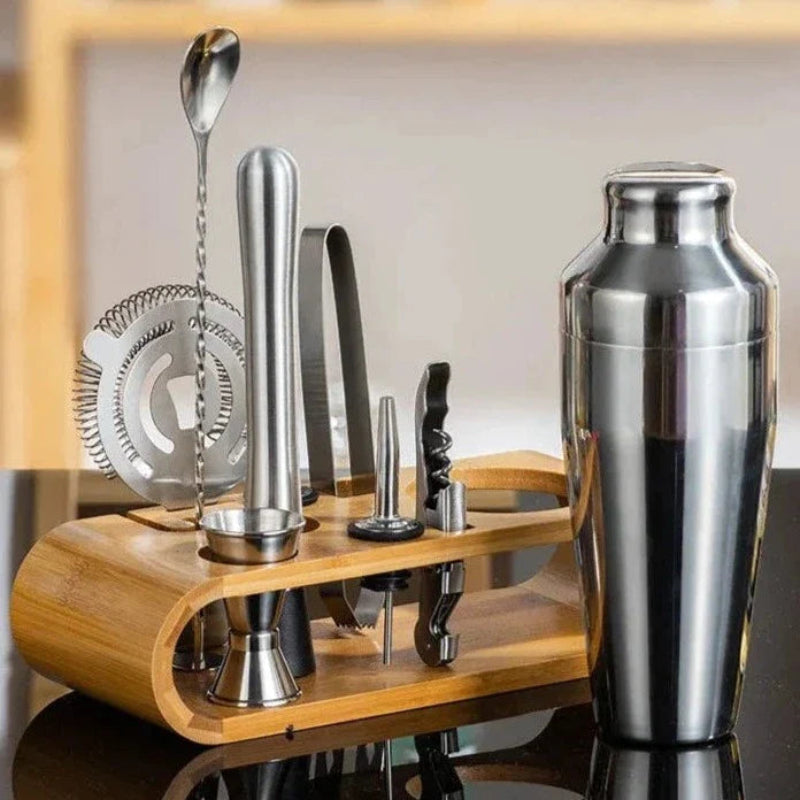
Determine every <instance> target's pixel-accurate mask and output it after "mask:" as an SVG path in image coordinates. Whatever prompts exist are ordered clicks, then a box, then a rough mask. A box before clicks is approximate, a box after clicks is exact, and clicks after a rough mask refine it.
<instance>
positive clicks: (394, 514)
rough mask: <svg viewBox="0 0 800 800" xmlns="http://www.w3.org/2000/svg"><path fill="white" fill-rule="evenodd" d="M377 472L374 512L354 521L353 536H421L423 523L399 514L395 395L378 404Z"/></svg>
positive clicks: (389, 538)
mask: <svg viewBox="0 0 800 800" xmlns="http://www.w3.org/2000/svg"><path fill="white" fill-rule="evenodd" d="M377 461H378V472H377V475H376V478H375V512H374V513H373V514H372V516H369V517H365V518H364V519H360V520H356V521H354V522H351V523H350V525H349V526H348V528H347V532H348V534H349V535H350V536H353V537H355V538H357V539H367V540H369V541H376V542H392V541H403V540H406V539H415V538H417V537H418V536H421V535H422V533H423V531H424V530H425V528H424V526H423V525H422V524H421V523H420V522H418V521H417V520H415V519H409V518H408V517H402V516H400V514H399V511H398V509H399V500H398V498H399V492H400V439H399V436H398V434H397V412H396V411H395V405H394V398H393V397H388V396H387V397H381V399H380V403H379V405H378V459H377Z"/></svg>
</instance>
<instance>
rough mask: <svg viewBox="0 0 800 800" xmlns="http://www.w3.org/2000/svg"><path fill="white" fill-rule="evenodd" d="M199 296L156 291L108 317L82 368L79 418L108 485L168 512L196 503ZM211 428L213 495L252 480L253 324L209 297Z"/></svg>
mask: <svg viewBox="0 0 800 800" xmlns="http://www.w3.org/2000/svg"><path fill="white" fill-rule="evenodd" d="M196 303H197V298H196V291H195V289H194V288H193V287H191V286H156V287H153V288H151V289H145V290H143V291H141V292H137V293H136V294H133V295H131V296H130V297H128V298H126V299H125V300H123V301H122V302H120V303H118V304H117V305H116V306H114V307H113V308H111V309H110V310H109V311H107V312H106V313H105V314H104V315H103V317H102V318H101V319H100V321H99V322H98V323H97V325H95V327H94V329H93V330H92V331H91V332H90V333H89V334H88V335H87V336H86V339H85V340H84V344H83V352H82V353H81V356H80V359H79V361H78V366H77V369H76V386H75V391H74V395H73V400H74V413H75V419H76V422H77V425H78V428H79V431H80V434H81V438H82V439H83V443H84V446H85V447H86V449H87V451H88V452H89V454H90V455H91V456H92V458H93V459H94V461H95V463H96V464H97V465H98V467H100V469H102V470H103V472H104V473H105V474H106V476H108V477H109V478H111V477H114V476H115V475H118V476H119V477H120V478H121V479H122V480H123V481H124V482H125V483H126V484H127V485H128V486H130V488H131V489H133V491H135V492H136V493H137V494H139V495H141V496H142V497H144V498H145V499H147V500H149V501H151V502H153V503H156V504H159V505H163V506H166V507H167V508H171V509H173V508H186V507H189V506H191V505H192V504H193V503H194V501H195V482H194V477H195V476H194V416H193V409H194V394H193V393H191V392H186V391H183V390H184V389H185V388H186V387H185V382H186V380H188V381H189V382H191V380H192V375H193V374H194V370H195V365H194V347H195V341H194V340H195V334H194V331H193V327H194V321H195V312H196ZM207 333H208V336H207V341H208V353H209V356H210V358H211V365H212V366H213V368H212V369H211V370H210V371H209V373H208V386H207V390H206V400H207V422H206V428H205V436H206V441H205V454H206V455H205V461H206V470H205V472H206V474H205V484H206V495H207V497H218V496H219V495H221V494H223V493H225V492H227V491H230V490H231V489H232V488H233V487H234V486H235V485H236V484H238V483H240V482H241V480H242V479H243V477H244V471H245V459H244V451H245V449H246V433H245V370H244V347H243V345H242V341H243V339H244V324H243V321H242V318H241V316H240V315H239V313H238V311H236V309H235V308H233V306H231V305H230V304H229V303H227V302H226V301H224V300H222V299H221V298H219V297H217V296H216V295H213V294H209V295H208V322H207Z"/></svg>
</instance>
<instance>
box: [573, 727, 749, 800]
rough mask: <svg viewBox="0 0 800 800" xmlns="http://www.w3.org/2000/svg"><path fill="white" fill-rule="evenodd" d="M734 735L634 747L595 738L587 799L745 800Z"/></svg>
mask: <svg viewBox="0 0 800 800" xmlns="http://www.w3.org/2000/svg"><path fill="white" fill-rule="evenodd" d="M744 797H745V791H744V784H743V781H742V770H741V767H740V762H739V748H738V745H737V742H736V739H735V738H734V737H729V738H726V739H723V740H722V742H720V743H719V744H718V745H716V746H714V747H709V746H705V747H700V748H679V749H676V748H661V749H657V750H646V749H641V748H639V749H633V748H625V747H619V746H616V747H615V746H613V745H609V744H607V743H605V742H601V741H595V746H594V753H593V755H592V767H591V777H590V779H589V786H588V788H587V790H586V795H585V798H586V800H744Z"/></svg>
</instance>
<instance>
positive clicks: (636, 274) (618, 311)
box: [561, 162, 777, 349]
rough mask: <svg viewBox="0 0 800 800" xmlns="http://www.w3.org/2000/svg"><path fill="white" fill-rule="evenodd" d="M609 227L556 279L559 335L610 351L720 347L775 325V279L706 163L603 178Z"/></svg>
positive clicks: (723, 183)
mask: <svg viewBox="0 0 800 800" xmlns="http://www.w3.org/2000/svg"><path fill="white" fill-rule="evenodd" d="M604 188H605V193H606V201H607V219H606V227H605V229H604V231H603V233H601V235H600V236H598V237H597V238H596V239H595V241H594V242H592V243H591V244H590V245H589V246H588V247H587V248H586V249H585V250H583V251H582V252H581V253H580V254H579V255H578V257H577V258H576V259H575V260H574V261H573V262H572V263H571V264H570V265H569V266H568V267H567V269H566V270H565V271H564V273H563V275H562V280H561V292H562V320H561V322H562V328H563V330H564V331H565V332H566V333H568V334H571V335H573V336H577V337H578V338H581V339H584V340H586V341H592V342H597V343H602V344H609V345H621V346H629V347H646V348H650V347H655V348H666V349H673V348H687V347H688V348H692V347H718V346H725V345H732V344H741V343H745V342H752V341H756V340H758V339H760V338H762V337H764V336H766V335H769V334H770V333H771V332H772V331H774V330H775V327H776V290H777V281H776V279H775V275H774V273H773V272H772V270H771V269H770V268H769V266H768V265H767V264H766V263H765V262H764V261H763V260H762V259H761V258H760V257H759V256H758V255H756V253H754V252H753V250H751V249H750V247H748V245H747V244H746V243H745V242H744V241H743V240H742V238H741V237H740V236H739V235H738V233H737V232H736V230H735V228H734V226H733V220H732V216H731V211H730V205H731V203H730V199H731V197H732V196H733V192H734V190H735V183H734V180H733V178H731V177H730V175H728V174H727V173H726V172H725V171H724V170H721V169H718V168H717V167H712V166H709V165H706V164H691V163H680V162H657V163H644V164H633V165H631V166H627V167H623V168H622V169H618V170H615V171H614V172H612V173H610V174H609V175H608V176H607V177H606V180H605V187H604Z"/></svg>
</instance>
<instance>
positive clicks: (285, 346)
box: [202, 148, 305, 707]
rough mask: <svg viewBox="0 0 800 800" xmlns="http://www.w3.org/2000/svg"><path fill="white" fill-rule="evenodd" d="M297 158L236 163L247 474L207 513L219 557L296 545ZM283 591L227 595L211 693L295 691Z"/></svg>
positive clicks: (240, 701) (216, 698) (260, 152)
mask: <svg viewBox="0 0 800 800" xmlns="http://www.w3.org/2000/svg"><path fill="white" fill-rule="evenodd" d="M297 183H298V181H297V165H296V164H295V162H294V159H293V158H292V157H291V156H290V155H289V153H287V152H286V151H284V150H279V149H273V148H258V149H255V150H251V151H250V152H249V153H247V155H246V156H245V157H244V158H243V159H242V161H241V163H240V164H239V174H238V190H239V236H240V239H241V248H242V277H243V280H244V307H245V374H246V387H247V477H246V480H245V491H244V508H237V509H222V510H219V511H213V512H211V513H208V514H206V515H205V516H204V517H203V520H202V526H203V528H204V529H205V531H206V535H207V537H208V543H209V546H210V547H211V549H212V551H213V552H214V554H215V555H216V557H217V558H219V559H220V560H221V561H226V562H229V563H235V564H269V563H273V562H276V561H283V560H285V559H287V558H292V557H293V556H294V555H296V554H297V537H298V534H299V533H300V531H301V530H302V529H303V526H304V524H305V521H304V519H303V514H302V505H301V502H300V478H299V473H298V469H297V441H296V431H295V403H294V399H295V396H296V394H295V344H296V341H295V319H296V316H297V314H296V298H297V271H296V262H297V194H298V189H297ZM283 600H284V591H283V590H281V591H275V592H266V593H264V594H259V595H251V596H249V597H232V598H226V600H225V607H226V610H227V614H228V622H229V624H230V629H231V630H230V637H229V645H230V646H229V648H228V653H227V655H226V657H225V661H224V662H223V664H222V667H221V668H220V671H219V673H218V674H217V677H216V680H215V681H214V685H213V686H212V688H211V691H210V692H209V699H210V700H212V701H213V702H216V703H220V704H223V705H232V706H238V707H253V706H272V705H280V704H282V703H286V702H288V701H290V700H293V699H294V698H296V697H297V696H299V694H300V690H299V688H298V686H297V683H296V682H295V680H294V677H293V676H292V673H291V671H290V669H289V667H288V665H287V663H286V659H285V658H284V655H283V652H282V651H281V648H280V634H279V631H278V629H277V627H276V626H277V624H278V620H279V618H280V614H281V609H282V606H283Z"/></svg>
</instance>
